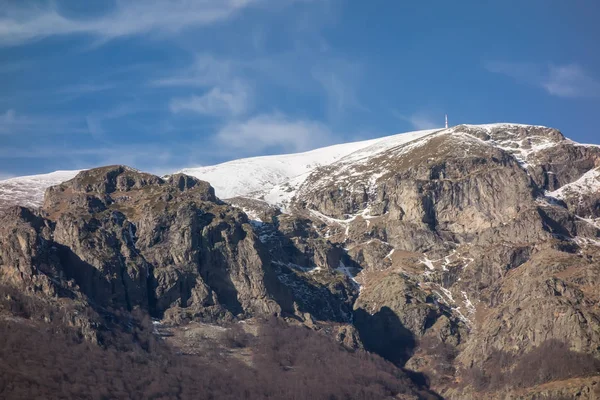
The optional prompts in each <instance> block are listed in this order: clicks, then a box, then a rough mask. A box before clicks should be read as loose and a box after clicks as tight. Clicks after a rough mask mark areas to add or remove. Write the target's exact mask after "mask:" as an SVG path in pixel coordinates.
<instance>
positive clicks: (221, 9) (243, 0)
mask: <svg viewBox="0 0 600 400" xmlns="http://www.w3.org/2000/svg"><path fill="white" fill-rule="evenodd" d="M258 1H259V0H218V1H214V0H147V1H131V0H117V2H116V6H115V7H114V8H113V9H111V10H110V11H108V12H107V13H105V14H104V15H102V16H100V17H97V18H87V19H76V18H70V17H68V16H66V15H63V14H61V13H60V11H59V10H58V9H57V7H56V6H55V5H54V2H49V3H47V5H46V7H39V6H38V7H34V6H28V7H24V6H21V7H15V6H14V5H12V6H6V5H5V6H3V7H2V8H0V44H3V45H17V44H21V43H26V42H29V41H32V40H37V39H40V38H44V37H48V36H57V35H68V34H89V35H93V36H95V37H98V38H101V39H103V40H110V39H113V38H117V37H121V36H130V35H136V34H143V33H148V32H158V33H164V34H169V33H176V32H179V31H181V30H183V29H186V28H189V27H191V26H204V25H210V24H213V23H216V22H218V21H222V20H225V19H227V18H230V17H231V16H233V15H235V14H236V13H237V12H239V11H240V10H242V9H244V8H246V7H248V6H250V5H252V4H254V3H257V2H258ZM30 4H31V3H30Z"/></svg>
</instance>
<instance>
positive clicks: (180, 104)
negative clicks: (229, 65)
mask: <svg viewBox="0 0 600 400" xmlns="http://www.w3.org/2000/svg"><path fill="white" fill-rule="evenodd" d="M249 103H250V91H249V89H248V88H247V87H246V86H245V85H244V84H241V83H237V84H234V85H233V86H232V87H231V88H230V89H222V88H221V87H214V88H212V89H211V90H210V91H208V92H207V93H205V94H203V95H202V96H196V95H192V96H189V97H183V98H181V97H180V98H174V99H172V100H171V103H170V109H171V112H173V113H180V112H186V111H187V112H194V113H198V114H203V115H212V116H228V115H233V116H236V115H241V114H243V113H245V112H246V111H247V110H248V108H249V105H250V104H249Z"/></svg>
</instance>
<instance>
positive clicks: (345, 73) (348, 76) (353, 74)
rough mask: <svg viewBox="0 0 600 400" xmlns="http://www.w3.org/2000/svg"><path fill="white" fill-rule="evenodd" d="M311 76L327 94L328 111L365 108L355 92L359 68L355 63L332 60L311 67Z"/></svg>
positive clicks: (333, 112) (337, 112)
mask: <svg viewBox="0 0 600 400" xmlns="http://www.w3.org/2000/svg"><path fill="white" fill-rule="evenodd" d="M312 77H313V79H314V80H315V81H317V83H318V84H319V85H320V86H321V88H322V90H323V91H324V92H325V94H326V95H327V98H328V102H329V111H330V113H332V114H340V113H343V112H344V111H348V110H363V111H364V110H366V108H365V107H364V106H363V105H362V104H361V103H360V101H359V99H358V95H357V93H356V85H357V82H358V81H359V80H360V79H359V78H360V68H359V67H358V66H357V65H352V64H349V63H348V62H339V61H338V60H335V61H333V60H332V61H330V62H328V63H324V64H322V65H318V66H316V67H315V68H313V69H312Z"/></svg>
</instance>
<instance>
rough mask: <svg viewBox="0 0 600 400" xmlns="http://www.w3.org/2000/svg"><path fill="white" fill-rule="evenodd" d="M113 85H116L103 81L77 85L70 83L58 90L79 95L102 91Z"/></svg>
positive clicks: (111, 87) (109, 88)
mask: <svg viewBox="0 0 600 400" xmlns="http://www.w3.org/2000/svg"><path fill="white" fill-rule="evenodd" d="M115 87H116V86H115V85H114V84H111V83H104V84H93V83H82V84H79V85H70V86H67V87H64V88H62V89H60V90H59V92H60V93H65V94H73V95H80V94H87V93H96V92H103V91H106V90H111V89H114V88H115Z"/></svg>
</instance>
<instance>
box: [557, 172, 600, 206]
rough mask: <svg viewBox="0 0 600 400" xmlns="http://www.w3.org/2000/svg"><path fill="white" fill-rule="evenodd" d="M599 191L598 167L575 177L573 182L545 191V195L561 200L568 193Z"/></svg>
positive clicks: (599, 177)
mask: <svg viewBox="0 0 600 400" xmlns="http://www.w3.org/2000/svg"><path fill="white" fill-rule="evenodd" d="M598 191H600V168H595V169H592V170H590V171H588V172H586V173H585V174H583V175H582V176H581V178H579V179H577V180H576V181H575V182H571V183H568V184H566V185H564V186H562V187H560V188H559V189H557V190H555V191H553V192H547V193H546V196H547V197H552V198H555V199H559V200H563V199H565V198H567V197H568V196H569V195H572V194H576V195H581V194H586V193H591V192H598Z"/></svg>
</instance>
